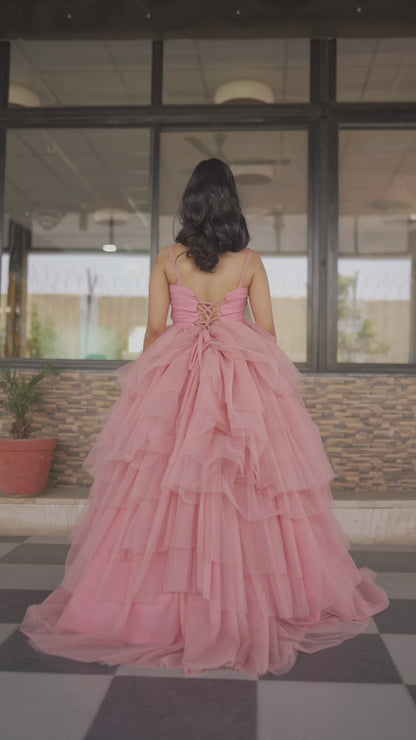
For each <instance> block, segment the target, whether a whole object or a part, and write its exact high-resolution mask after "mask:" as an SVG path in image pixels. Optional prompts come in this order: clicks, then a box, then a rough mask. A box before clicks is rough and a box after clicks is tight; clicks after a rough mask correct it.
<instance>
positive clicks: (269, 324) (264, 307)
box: [248, 250, 276, 337]
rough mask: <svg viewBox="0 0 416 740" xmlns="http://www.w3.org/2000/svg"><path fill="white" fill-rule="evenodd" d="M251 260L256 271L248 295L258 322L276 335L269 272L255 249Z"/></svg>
mask: <svg viewBox="0 0 416 740" xmlns="http://www.w3.org/2000/svg"><path fill="white" fill-rule="evenodd" d="M251 262H252V263H253V268H254V272H253V276H252V279H251V283H250V285H249V288H248V295H249V298H250V306H251V310H252V312H253V317H254V320H255V321H256V323H257V324H260V326H262V327H263V329H266V331H268V332H269V334H271V335H272V336H274V337H276V330H275V327H274V321H273V312H272V301H271V298H270V288H269V281H268V279H267V273H266V270H265V269H264V265H263V262H262V259H261V257H260V255H259V254H258V252H255V251H254V250H253V255H252V257H251Z"/></svg>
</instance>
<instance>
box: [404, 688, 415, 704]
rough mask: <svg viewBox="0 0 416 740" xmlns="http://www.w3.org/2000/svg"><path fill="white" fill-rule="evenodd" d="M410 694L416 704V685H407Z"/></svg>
mask: <svg viewBox="0 0 416 740" xmlns="http://www.w3.org/2000/svg"><path fill="white" fill-rule="evenodd" d="M406 688H407V690H408V692H409V694H410V696H411V697H412V699H413V701H414V703H415V704H416V686H406Z"/></svg>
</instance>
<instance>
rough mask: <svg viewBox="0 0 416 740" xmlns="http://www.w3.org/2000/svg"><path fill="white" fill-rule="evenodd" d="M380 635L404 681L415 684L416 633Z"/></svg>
mask: <svg viewBox="0 0 416 740" xmlns="http://www.w3.org/2000/svg"><path fill="white" fill-rule="evenodd" d="M381 637H382V640H383V641H384V644H385V645H386V647H387V650H388V651H389V653H390V655H391V657H392V658H393V661H394V663H395V665H396V668H397V670H398V671H399V673H400V676H401V677H402V679H403V681H404V683H408V684H414V685H416V635H387V634H386V635H382V636H381ZM415 735H416V727H415Z"/></svg>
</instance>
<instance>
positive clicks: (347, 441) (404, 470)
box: [0, 370, 416, 497]
mask: <svg viewBox="0 0 416 740" xmlns="http://www.w3.org/2000/svg"><path fill="white" fill-rule="evenodd" d="M28 374H29V375H30V373H28ZM47 382H49V383H50V386H49V390H48V393H47V398H46V401H45V404H44V405H43V407H42V410H41V411H37V412H36V413H35V414H34V424H33V430H34V431H33V436H43V437H49V436H51V437H53V436H57V438H58V443H57V447H56V450H55V454H54V459H53V464H52V469H51V474H50V477H49V482H48V487H55V486H81V487H89V486H90V485H91V482H92V479H91V476H90V475H89V474H88V473H87V472H86V471H85V470H83V469H82V462H83V460H84V459H85V457H86V455H87V453H88V451H89V449H90V448H91V446H92V445H93V443H94V441H95V439H96V437H97V434H98V433H99V430H100V428H101V425H102V423H103V419H104V417H105V414H106V412H107V411H108V409H109V408H110V406H111V405H112V404H113V403H114V401H115V400H116V399H117V398H118V396H119V393H120V387H119V384H118V381H117V378H116V376H115V372H97V371H85V370H82V371H81V370H79V371H62V372H60V373H59V375H58V376H57V377H56V378H53V379H52V380H50V381H49V380H48V381H47ZM302 397H303V399H304V402H305V405H306V408H307V409H308V411H309V413H310V414H311V416H312V418H313V420H314V421H315V422H316V424H317V425H318V428H319V431H320V433H321V436H322V440H323V443H324V446H325V449H326V451H327V454H328V457H329V460H330V462H331V464H332V467H333V468H334V471H335V475H336V477H335V479H334V480H333V481H332V484H331V488H332V491H333V493H334V495H335V496H338V497H342V495H343V494H344V493H346V494H348V492H349V491H354V492H356V493H357V492H358V493H361V492H362V493H363V495H364V494H365V493H366V492H369V491H373V492H376V491H380V492H391V493H392V494H393V495H400V492H401V491H409V490H413V491H416V377H415V376H403V375H385V374H361V375H352V374H350V375H347V374H342V375H341V374H335V373H333V374H325V375H313V374H304V376H303V388H302ZM0 435H1V436H2V437H5V436H7V419H5V418H2V419H1V420H0Z"/></svg>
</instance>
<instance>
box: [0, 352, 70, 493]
mask: <svg viewBox="0 0 416 740" xmlns="http://www.w3.org/2000/svg"><path fill="white" fill-rule="evenodd" d="M56 372H57V371H56V369H55V368H54V366H53V365H52V364H51V363H49V364H47V365H45V366H44V367H43V368H42V370H41V371H40V372H38V373H36V374H35V375H33V376H32V377H31V378H26V377H25V376H24V375H23V373H20V372H17V370H14V371H12V370H11V369H10V367H5V368H1V369H0V408H2V409H4V411H6V413H8V414H10V416H11V417H12V423H11V425H10V434H11V437H12V439H0V491H1V492H2V493H3V494H4V495H6V496H36V495H39V494H40V493H43V491H44V489H45V486H46V483H47V480H48V476H49V471H50V467H51V462H52V455H53V451H54V449H55V446H56V438H54V439H28V438H29V436H30V434H31V432H32V426H31V412H32V409H33V408H34V407H36V406H38V405H39V404H40V403H41V402H42V401H43V398H44V392H43V390H42V389H41V388H39V383H40V382H41V381H42V380H43V379H44V378H46V377H47V376H48V375H51V374H55V373H56Z"/></svg>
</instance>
